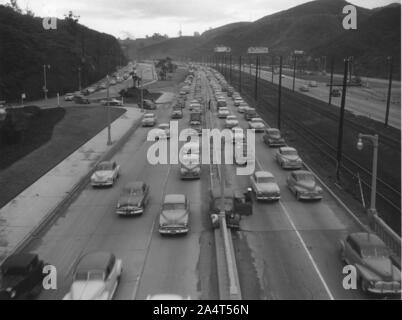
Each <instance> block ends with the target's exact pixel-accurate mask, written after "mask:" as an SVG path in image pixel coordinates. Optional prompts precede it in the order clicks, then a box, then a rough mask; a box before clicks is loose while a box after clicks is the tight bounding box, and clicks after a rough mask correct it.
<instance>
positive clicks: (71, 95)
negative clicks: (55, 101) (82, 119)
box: [64, 93, 74, 101]
mask: <svg viewBox="0 0 402 320" xmlns="http://www.w3.org/2000/svg"><path fill="white" fill-rule="evenodd" d="M73 99H74V93H66V94H65V95H64V101H73Z"/></svg>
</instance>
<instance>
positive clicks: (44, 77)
mask: <svg viewBox="0 0 402 320" xmlns="http://www.w3.org/2000/svg"><path fill="white" fill-rule="evenodd" d="M46 69H50V64H48V65H46V64H44V65H43V93H44V95H45V100H46V101H47V92H48V90H47V79H46Z"/></svg>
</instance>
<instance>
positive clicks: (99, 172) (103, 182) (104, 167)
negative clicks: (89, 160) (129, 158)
mask: <svg viewBox="0 0 402 320" xmlns="http://www.w3.org/2000/svg"><path fill="white" fill-rule="evenodd" d="M119 170H120V166H119V165H118V164H117V163H116V162H112V161H103V162H101V163H99V164H98V165H97V166H96V168H95V172H94V173H93V174H92V176H91V185H92V187H103V186H113V184H114V183H115V181H116V180H117V178H118V177H119Z"/></svg>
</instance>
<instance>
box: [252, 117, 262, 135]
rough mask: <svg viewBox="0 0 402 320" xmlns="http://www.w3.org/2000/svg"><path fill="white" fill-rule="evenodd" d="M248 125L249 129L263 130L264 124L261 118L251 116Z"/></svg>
mask: <svg viewBox="0 0 402 320" xmlns="http://www.w3.org/2000/svg"><path fill="white" fill-rule="evenodd" d="M248 125H249V127H250V129H253V130H254V131H255V132H264V129H265V124H264V121H263V120H262V119H261V118H252V119H251V120H250V121H249V122H248Z"/></svg>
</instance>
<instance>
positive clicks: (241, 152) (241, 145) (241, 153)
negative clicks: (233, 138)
mask: <svg viewBox="0 0 402 320" xmlns="http://www.w3.org/2000/svg"><path fill="white" fill-rule="evenodd" d="M250 151H251V150H250ZM254 162H255V150H254V152H253V151H251V153H249V150H248V149H247V143H246V142H245V141H243V142H238V143H236V144H235V145H234V154H233V163H234V164H236V165H238V166H247V165H249V164H250V163H254Z"/></svg>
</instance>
